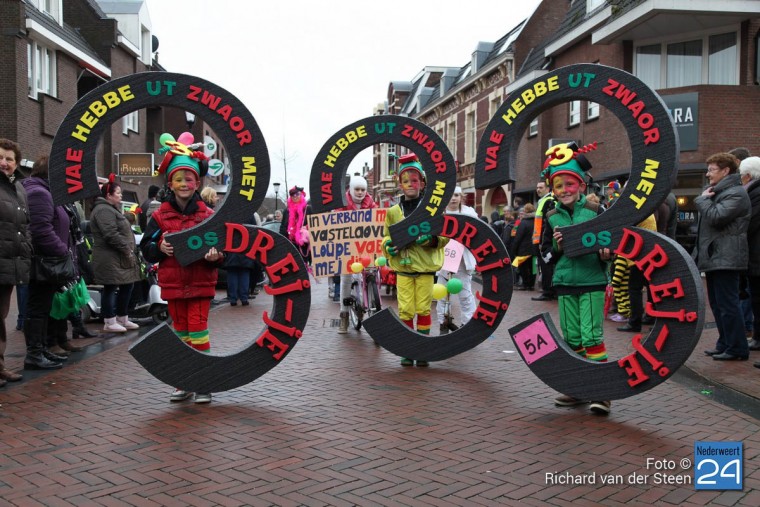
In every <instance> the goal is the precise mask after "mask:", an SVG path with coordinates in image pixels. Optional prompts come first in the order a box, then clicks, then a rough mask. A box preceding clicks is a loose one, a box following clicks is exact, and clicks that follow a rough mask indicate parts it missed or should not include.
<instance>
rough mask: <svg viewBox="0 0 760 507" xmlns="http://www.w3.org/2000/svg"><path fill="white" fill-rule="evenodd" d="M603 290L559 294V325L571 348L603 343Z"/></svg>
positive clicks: (575, 348) (583, 347)
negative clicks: (565, 294)
mask: <svg viewBox="0 0 760 507" xmlns="http://www.w3.org/2000/svg"><path fill="white" fill-rule="evenodd" d="M603 322H604V291H594V292H586V293H583V294H572V295H567V296H559V325H560V328H561V329H562V335H563V337H564V338H565V341H566V342H567V344H568V345H570V346H571V347H572V348H573V350H580V349H588V348H589V347H595V346H597V345H601V344H602V343H604V328H603V327H602V326H603Z"/></svg>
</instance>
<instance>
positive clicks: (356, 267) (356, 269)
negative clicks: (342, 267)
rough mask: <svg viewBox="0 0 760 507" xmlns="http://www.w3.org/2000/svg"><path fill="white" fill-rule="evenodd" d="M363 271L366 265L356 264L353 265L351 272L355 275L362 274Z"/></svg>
mask: <svg viewBox="0 0 760 507" xmlns="http://www.w3.org/2000/svg"><path fill="white" fill-rule="evenodd" d="M363 269H364V264H362V263H361V262H354V263H353V264H351V271H353V272H354V273H361V272H362V270H363Z"/></svg>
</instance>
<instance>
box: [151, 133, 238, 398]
mask: <svg viewBox="0 0 760 507" xmlns="http://www.w3.org/2000/svg"><path fill="white" fill-rule="evenodd" d="M183 141H184V143H183ZM192 141H193V138H192V135H191V134H189V133H187V132H186V133H184V134H182V135H181V136H180V141H179V142H175V141H173V140H172V141H170V142H167V143H166V145H167V148H165V149H162V151H164V150H166V156H165V158H164V161H163V162H162V164H161V166H160V167H159V169H158V170H159V172H160V173H163V172H166V175H167V180H168V184H169V190H170V194H169V197H168V199H167V200H166V201H164V202H163V203H161V206H160V207H159V208H158V210H156V211H155V212H154V213H153V215H151V218H150V221H149V222H148V225H147V227H146V230H145V234H144V235H143V239H142V241H141V242H140V248H141V249H142V252H143V255H145V258H146V259H147V260H148V261H150V262H158V263H159V264H158V283H159V285H160V286H161V297H162V298H163V299H165V300H166V301H167V302H168V304H169V315H171V317H172V321H173V322H172V325H173V327H174V330H175V331H176V333H177V334H178V335H179V336H180V338H182V341H184V342H185V343H186V344H187V345H189V346H190V347H192V348H194V349H196V350H200V351H203V352H209V351H210V350H211V344H210V342H209V333H208V312H209V307H210V306H211V299H212V298H213V297H214V295H215V294H216V280H217V268H218V266H219V264H220V263H221V262H222V260H223V259H224V255H223V254H222V252H220V251H218V250H217V249H216V248H213V247H212V248H210V249H209V251H208V252H206V255H205V256H204V258H203V259H202V260H198V261H196V262H193V263H192V264H190V265H188V266H182V265H181V264H180V263H179V262H177V259H176V258H175V257H174V246H173V245H172V244H171V243H170V242H169V241H167V240H166V237H165V234H168V233H172V232H177V231H182V230H184V229H189V228H190V227H193V226H195V225H197V224H199V223H201V222H202V221H204V220H205V219H206V218H208V217H210V216H211V214H212V213H213V210H211V209H210V208H209V207H208V206H206V204H205V203H204V202H203V200H202V199H201V198H200V196H199V195H198V192H197V191H198V189H199V187H200V179H201V177H202V176H203V175H204V174H205V172H206V171H205V169H206V166H205V165H204V164H203V162H205V160H206V158H205V156H204V155H203V153H201V152H197V151H196V152H193V151H191V150H190V149H189V148H188V146H187V145H191V144H192ZM192 395H193V393H190V392H187V391H183V390H181V389H175V390H174V392H173V393H172V395H171V398H170V399H171V401H182V400H186V399H188V398H189V397H190V396H192ZM210 401H211V394H208V393H198V394H196V395H195V402H196V403H209V402H210Z"/></svg>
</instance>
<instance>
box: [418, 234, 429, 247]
mask: <svg viewBox="0 0 760 507" xmlns="http://www.w3.org/2000/svg"><path fill="white" fill-rule="evenodd" d="M432 240H433V236H431V235H430V234H423V235H422V236H420V237H419V238H417V240H416V243H417V244H418V245H420V246H430V244H431V243H432Z"/></svg>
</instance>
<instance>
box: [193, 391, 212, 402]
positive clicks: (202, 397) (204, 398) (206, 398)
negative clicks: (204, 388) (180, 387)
mask: <svg viewBox="0 0 760 507" xmlns="http://www.w3.org/2000/svg"><path fill="white" fill-rule="evenodd" d="M195 403H211V393H197V394H196V395H195Z"/></svg>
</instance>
